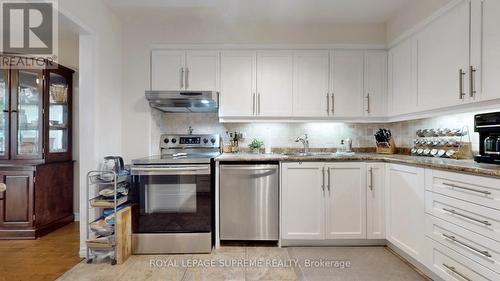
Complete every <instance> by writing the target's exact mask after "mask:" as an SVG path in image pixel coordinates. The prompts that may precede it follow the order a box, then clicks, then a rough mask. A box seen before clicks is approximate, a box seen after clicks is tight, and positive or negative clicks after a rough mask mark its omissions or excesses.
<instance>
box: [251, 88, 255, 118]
mask: <svg viewBox="0 0 500 281" xmlns="http://www.w3.org/2000/svg"><path fill="white" fill-rule="evenodd" d="M252 115H255V93H253V94H252Z"/></svg>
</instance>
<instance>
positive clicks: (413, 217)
mask: <svg viewBox="0 0 500 281" xmlns="http://www.w3.org/2000/svg"><path fill="white" fill-rule="evenodd" d="M386 180H387V192H386V214H387V216H386V233H387V235H386V236H387V240H389V242H391V243H392V244H394V245H396V246H397V247H398V248H399V249H401V250H402V251H404V252H405V253H407V254H408V255H410V256H411V257H413V258H415V259H416V260H418V261H422V259H423V256H424V253H423V250H424V236H425V231H424V229H425V216H424V212H425V205H424V169H422V168H416V167H410V166H403V165H395V164H389V165H387V175H386Z"/></svg>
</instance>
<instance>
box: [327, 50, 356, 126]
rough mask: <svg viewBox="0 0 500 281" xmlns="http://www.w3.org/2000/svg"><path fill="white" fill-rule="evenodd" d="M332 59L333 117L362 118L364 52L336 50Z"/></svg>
mask: <svg viewBox="0 0 500 281" xmlns="http://www.w3.org/2000/svg"><path fill="white" fill-rule="evenodd" d="M331 58H332V59H331V68H330V69H332V72H331V75H332V78H331V80H332V85H333V88H332V93H333V101H332V103H333V116H335V117H359V116H362V115H363V111H362V110H363V96H364V95H363V92H364V88H363V73H364V58H363V51H357V50H356V51H350V50H349V51H348V50H334V51H333V53H332V55H331Z"/></svg>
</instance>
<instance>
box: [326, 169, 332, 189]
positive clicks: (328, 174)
mask: <svg viewBox="0 0 500 281" xmlns="http://www.w3.org/2000/svg"><path fill="white" fill-rule="evenodd" d="M326 170H327V171H328V173H327V175H326V176H327V177H328V185H327V186H328V191H331V189H330V168H326Z"/></svg>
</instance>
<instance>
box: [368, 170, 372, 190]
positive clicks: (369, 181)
mask: <svg viewBox="0 0 500 281" xmlns="http://www.w3.org/2000/svg"><path fill="white" fill-rule="evenodd" d="M368 173H369V176H368V187H369V188H370V190H371V191H373V168H372V167H370V169H369V170H368Z"/></svg>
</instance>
